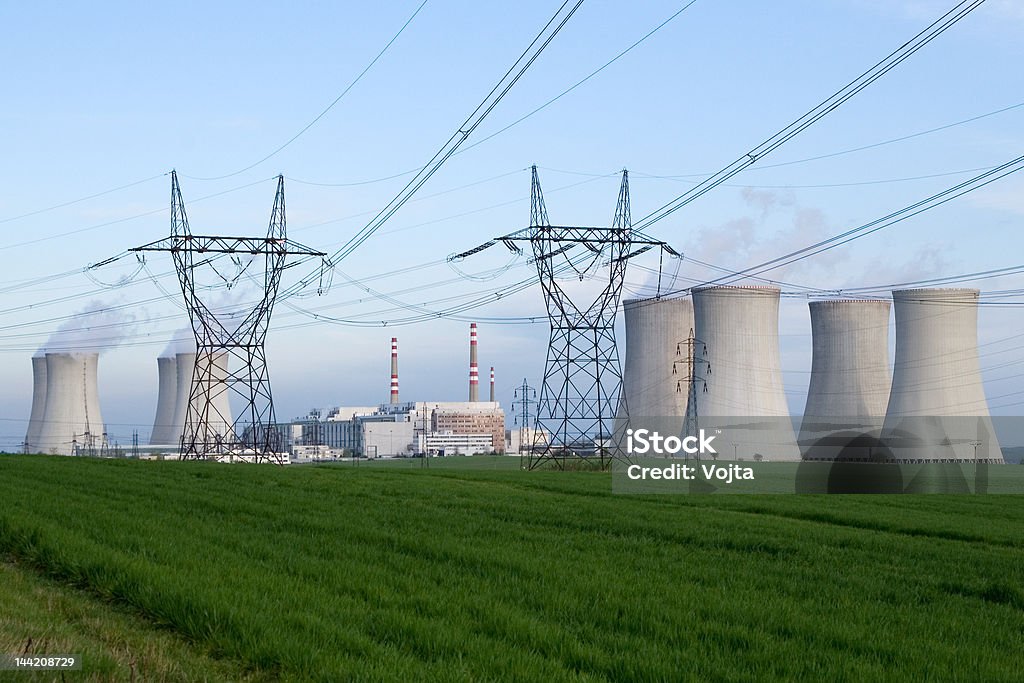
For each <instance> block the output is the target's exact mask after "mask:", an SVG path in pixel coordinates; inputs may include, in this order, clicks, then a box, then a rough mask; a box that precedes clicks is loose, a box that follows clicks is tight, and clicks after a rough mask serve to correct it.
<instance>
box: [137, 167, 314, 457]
mask: <svg viewBox="0 0 1024 683" xmlns="http://www.w3.org/2000/svg"><path fill="white" fill-rule="evenodd" d="M132 251H136V252H147V251H161V252H170V253H171V257H172V258H173V259H174V266H175V269H176V270H177V272H178V280H179V282H180V284H181V291H182V293H183V294H184V296H185V305H186V308H187V309H188V315H189V320H190V321H191V323H192V330H193V332H194V333H195V338H196V361H195V370H194V372H193V375H192V384H191V387H190V390H189V397H188V410H187V411H186V416H185V428H184V431H183V433H182V436H181V459H182V460H188V459H196V460H199V459H234V458H235V457H236V456H237V457H240V458H241V459H245V460H252V461H254V462H277V463H281V462H283V459H284V454H283V453H282V452H281V437H280V432H278V430H277V426H276V418H275V415H274V400H273V396H272V395H271V392H270V376H269V374H268V372H267V357H266V353H265V351H264V342H265V341H266V337H267V330H268V328H269V327H270V314H271V313H272V312H273V309H274V302H275V300H276V298H277V289H278V285H279V283H280V281H281V273H282V271H283V270H284V267H285V259H286V258H287V257H288V256H305V257H320V258H321V259H323V257H324V256H325V254H324V253H323V252H319V251H314V250H313V249H310V248H309V247H306V246H303V245H301V244H299V243H297V242H293V241H292V240H289V239H288V238H287V228H286V220H285V203H284V176H278V178H277V194H276V196H275V197H274V208H273V210H272V211H271V213H270V226H269V228H268V229H267V235H266V237H224V236H207V235H193V234H192V232H191V230H190V229H189V225H188V217H187V216H186V215H185V203H184V202H183V201H182V199H181V190H180V189H179V187H178V176H177V174H176V173H175V172H173V171H172V172H171V235H170V237H167V238H164V239H162V240H158V241H156V242H151V243H149V244H145V245H143V246H141V247H136V248H135V249H132ZM222 256H230V258H232V259H241V258H244V257H249V258H250V259H256V258H258V257H260V256H262V257H263V260H264V263H265V266H264V271H263V282H262V286H263V292H262V296H261V297H260V298H259V299H258V301H256V302H255V304H254V305H253V306H252V308H251V309H248V312H247V313H246V314H242V315H239V314H238V313H237V312H231V313H218V312H216V311H214V309H213V307H212V306H211V305H210V304H208V303H207V302H204V301H203V300H202V299H201V298H200V295H199V291H198V288H197V285H196V271H197V269H199V268H201V267H203V266H207V265H212V263H213V262H214V261H215V260H216V259H218V258H220V257H222ZM325 263H326V262H325V261H322V264H325ZM240 264H241V261H240V260H238V261H236V266H240ZM250 264H251V261H250ZM248 266H249V264H246V265H245V266H240V267H239V270H238V273H237V274H236V275H235V276H234V279H233V280H228V279H227V278H224V281H225V283H226V284H227V286H229V287H230V286H231V284H233V282H235V281H237V279H238V278H239V277H240V276H241V275H242V273H243V272H245V271H247V269H248ZM218 275H220V273H218ZM221 277H222V278H223V276H221ZM231 396H236V397H238V398H240V399H241V401H240V402H241V405H242V410H241V411H240V412H239V413H238V416H237V417H236V418H234V419H232V417H231V408H230V404H229V400H228V399H229V397H231Z"/></svg>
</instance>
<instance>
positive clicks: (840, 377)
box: [800, 300, 890, 461]
mask: <svg viewBox="0 0 1024 683" xmlns="http://www.w3.org/2000/svg"><path fill="white" fill-rule="evenodd" d="M889 308H890V304H889V302H888V301H870V300H839V301H814V302H811V304H810V311H811V338H812V346H813V355H812V358H811V380H810V385H809V386H808V388H807V404H806V407H805V408H804V417H803V421H802V422H801V423H800V449H801V452H802V453H803V456H804V458H805V459H809V460H837V459H841V460H850V461H853V460H869V461H870V460H871V459H872V457H873V456H874V455H875V452H876V451H878V452H880V449H879V448H878V439H879V437H880V436H881V431H882V424H883V422H884V420H885V411H886V405H887V404H888V402H889V384H890V375H889Z"/></svg>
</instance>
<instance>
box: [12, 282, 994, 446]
mask: <svg viewBox="0 0 1024 683" xmlns="http://www.w3.org/2000/svg"><path fill="white" fill-rule="evenodd" d="M780 294H781V292H780V290H779V288H777V287H763V286H710V287H698V288H695V289H693V291H692V294H691V297H687V298H651V299H629V300H626V301H624V302H623V311H624V322H625V332H626V335H625V351H624V354H623V356H624V359H625V362H624V373H623V380H622V391H621V396H620V401H619V409H618V415H617V417H618V418H619V419H626V418H628V420H629V422H628V424H629V426H630V427H632V428H633V429H639V428H647V429H649V430H653V431H658V432H661V433H667V434H682V433H684V432H686V433H689V432H690V431H692V430H693V429H694V428H697V427H699V428H701V429H704V430H706V431H707V430H712V431H714V432H715V433H716V434H718V435H719V444H720V448H721V452H720V457H721V458H722V459H736V460H763V461H796V460H801V459H803V460H817V461H847V462H893V463H923V462H978V463H1002V462H1003V458H1002V452H1001V449H1000V445H999V441H998V438H997V437H996V434H995V430H994V428H993V425H992V419H991V417H990V415H989V409H988V404H987V401H986V398H985V393H984V388H983V386H982V379H981V373H980V368H979V362H978V348H977V322H978V298H979V296H980V292H979V291H978V290H975V289H908V290H896V291H894V292H893V293H892V297H893V298H892V301H893V303H892V304H890V302H889V301H888V300H869V299H838V300H822V301H813V302H810V303H809V305H808V310H809V312H810V322H811V341H812V344H811V346H812V356H811V364H810V373H809V382H808V387H807V397H806V403H805V405H804V410H803V416H802V419H801V421H800V427H799V438H797V436H796V434H795V432H794V429H793V421H792V420H791V416H790V412H789V409H788V405H787V401H786V395H785V391H784V387H783V381H782V370H781V363H780V351H781V350H780V342H779V333H778V325H779V305H780ZM893 309H894V310H895V330H896V334H895V349H896V353H895V362H894V363H893V364H892V370H891V371H890V362H889V353H890V351H889V337H890V335H889V329H890V310H893ZM390 351H391V354H390V393H389V397H388V402H387V403H382V404H380V405H379V406H376V407H356V408H333V409H330V410H327V411H325V412H324V413H323V414H324V415H326V416H327V417H326V418H324V419H323V420H321V419H320V417H319V416H320V412H319V411H314V412H313V413H311V416H310V417H305V418H299V419H297V420H295V421H292V422H291V423H287V424H282V425H281V426H280V429H281V436H282V443H283V444H285V445H286V446H287V447H289V448H291V449H293V451H295V449H300V450H301V449H305V450H302V452H303V453H307V454H309V453H337V452H346V453H351V454H355V455H360V456H363V457H374V456H384V455H403V454H413V453H420V452H426V451H429V452H433V453H444V452H449V453H452V452H455V453H465V452H503V451H504V449H505V446H506V443H507V435H506V434H505V433H504V429H503V427H501V426H502V425H504V411H503V410H502V409H501V407H500V404H499V403H498V402H497V397H496V390H495V368H494V366H493V365H492V366H490V374H489V380H490V387H489V388H490V393H489V397H488V398H489V400H488V401H480V399H479V358H478V351H479V337H478V329H477V324H476V323H472V324H470V327H469V383H468V388H469V398H470V400H469V401H467V402H447V403H446V402H405V403H403V402H401V401H400V399H399V381H398V338H397V337H392V338H391V346H390ZM98 358H99V356H98V354H97V353H46V354H44V355H40V354H37V355H35V356H34V357H33V358H32V381H33V393H32V407H31V415H30V418H29V421H28V429H27V431H26V434H25V441H24V450H25V451H26V452H43V453H51V454H61V455H75V454H78V455H81V454H98V453H102V452H103V451H104V449H105V448H107V446H108V443H107V431H106V429H105V426H104V423H103V418H102V415H101V410H100V400H99V389H98V381H97V367H98ZM196 360H197V358H196V353H194V352H193V351H183V352H179V353H176V354H174V355H164V356H161V357H159V358H157V379H158V383H157V391H156V413H155V416H154V419H153V426H152V431H151V433H150V439H149V443H150V447H151V449H152V448H158V449H160V450H161V452H164V451H166V452H169V453H173V452H175V451H176V450H177V449H178V447H179V445H180V441H181V438H182V434H183V431H184V427H185V424H186V421H188V420H192V421H194V422H195V423H197V424H205V425H207V426H208V428H209V430H210V433H209V434H207V435H205V437H204V438H207V439H210V440H213V441H216V440H218V439H222V440H230V439H232V438H234V437H235V435H233V434H232V433H231V430H232V428H233V427H232V425H233V419H232V411H231V405H230V402H229V400H228V397H229V391H228V387H227V384H228V377H229V373H230V369H229V367H228V355H227V354H226V353H219V354H217V355H216V356H215V357H213V358H212V360H211V362H209V363H206V364H205V366H206V367H207V368H209V371H208V372H207V374H206V376H203V377H196V376H195V368H196ZM197 393H198V394H204V395H208V396H209V397H210V398H211V400H210V401H208V402H201V403H200V404H201V405H206V406H207V407H208V409H209V414H207V415H202V416H200V415H197V414H195V412H194V411H195V408H194V407H192V402H190V396H192V395H194V394H197ZM314 416H315V417H314ZM382 425H383V426H382ZM384 435H387V439H386V440H385V438H384ZM332 449H333V450H332Z"/></svg>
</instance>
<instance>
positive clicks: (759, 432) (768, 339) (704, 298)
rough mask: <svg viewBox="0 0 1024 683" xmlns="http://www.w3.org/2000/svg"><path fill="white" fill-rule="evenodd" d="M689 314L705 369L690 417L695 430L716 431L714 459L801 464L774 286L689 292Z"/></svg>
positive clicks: (707, 289)
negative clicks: (784, 379)
mask: <svg viewBox="0 0 1024 683" xmlns="http://www.w3.org/2000/svg"><path fill="white" fill-rule="evenodd" d="M693 315H694V323H695V324H694V333H695V336H696V340H697V343H698V344H700V345H703V346H706V347H707V358H706V360H707V367H706V368H705V370H704V372H705V375H706V376H705V377H704V378H703V379H704V381H703V382H701V383H700V384H701V386H700V388H699V389H698V390H697V391H696V394H695V395H696V405H695V406H694V407H693V410H692V411H691V412H695V413H696V422H697V426H698V427H699V428H701V429H704V430H705V431H708V430H709V429H710V430H721V432H720V433H717V437H716V438H717V440H716V442H715V443H716V447H717V449H718V454H719V456H718V457H719V458H720V459H726V460H732V459H743V460H766V461H780V460H790V461H792V460H800V450H799V448H798V447H797V443H796V435H795V434H794V432H793V424H792V422H791V420H790V416H789V408H788V406H787V404H786V395H785V392H784V390H783V385H782V368H781V361H780V356H779V290H778V288H776V287H699V288H695V289H694V290H693ZM705 384H706V389H705V387H704V385H705ZM713 433H714V432H713Z"/></svg>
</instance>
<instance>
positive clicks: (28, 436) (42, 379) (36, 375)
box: [25, 356, 46, 453]
mask: <svg viewBox="0 0 1024 683" xmlns="http://www.w3.org/2000/svg"><path fill="white" fill-rule="evenodd" d="M45 410H46V356H32V413H31V414H30V415H29V418H28V431H27V432H26V433H25V452H26V453H38V452H39V433H40V432H41V431H42V429H43V413H44V411H45Z"/></svg>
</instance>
